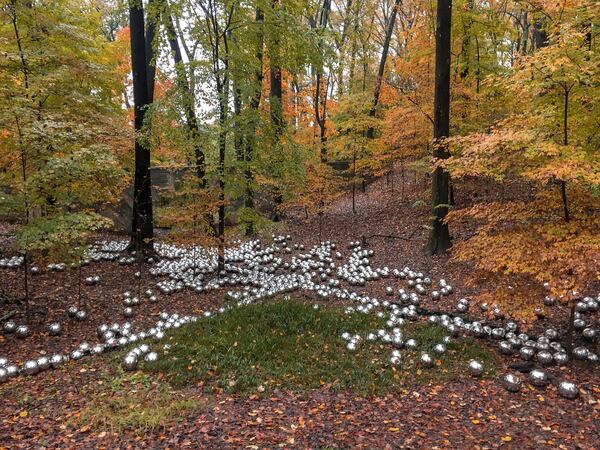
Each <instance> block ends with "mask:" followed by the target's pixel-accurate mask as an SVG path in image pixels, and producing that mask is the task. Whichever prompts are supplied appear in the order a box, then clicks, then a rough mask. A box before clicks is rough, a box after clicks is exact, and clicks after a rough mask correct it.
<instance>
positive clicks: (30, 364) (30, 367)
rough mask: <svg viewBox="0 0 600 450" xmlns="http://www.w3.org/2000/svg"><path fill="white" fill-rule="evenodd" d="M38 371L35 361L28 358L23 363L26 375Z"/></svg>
mask: <svg viewBox="0 0 600 450" xmlns="http://www.w3.org/2000/svg"><path fill="white" fill-rule="evenodd" d="M39 371H40V369H39V368H38V363H37V361H33V360H29V361H26V362H25V364H23V372H25V373H26V374H27V375H35V374H36V373H38V372H39Z"/></svg>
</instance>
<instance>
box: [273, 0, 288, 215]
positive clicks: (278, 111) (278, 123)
mask: <svg viewBox="0 0 600 450" xmlns="http://www.w3.org/2000/svg"><path fill="white" fill-rule="evenodd" d="M278 5H279V0H273V10H276V9H278ZM270 62H271V68H270V79H271V80H270V81H271V85H270V91H269V104H270V115H271V125H272V126H273V131H274V141H275V146H276V147H277V148H280V147H281V136H282V134H283V129H284V126H285V121H284V117H283V87H282V80H281V67H280V65H279V64H280V61H279V40H278V39H277V38H275V39H274V41H273V46H272V48H271V61H270ZM274 203H275V212H274V214H273V221H275V222H278V221H279V220H280V219H281V214H280V212H279V210H278V209H279V207H280V206H281V204H282V203H283V194H282V192H281V189H279V188H276V189H275V195H274Z"/></svg>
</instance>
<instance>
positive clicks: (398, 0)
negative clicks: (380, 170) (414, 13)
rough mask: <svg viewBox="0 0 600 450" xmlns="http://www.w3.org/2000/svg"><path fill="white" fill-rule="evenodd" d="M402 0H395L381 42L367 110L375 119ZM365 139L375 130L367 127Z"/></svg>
mask: <svg viewBox="0 0 600 450" xmlns="http://www.w3.org/2000/svg"><path fill="white" fill-rule="evenodd" d="M401 1H402V0H396V1H395V3H394V7H393V8H392V13H391V14H390V20H389V22H388V24H387V30H386V33H385V40H384V42H383V49H382V50H381V59H380V60H379V70H378V71H377V81H376V83H375V91H374V93H373V104H372V105H371V109H370V110H369V117H375V113H376V112H377V105H378V104H379V96H380V95H381V86H382V84H383V75H384V73H385V63H386V61H387V56H388V53H389V50H390V41H391V40H392V34H393V33H394V26H395V25H396V16H397V14H398V8H399V7H400V3H401ZM367 137H368V138H369V139H373V138H374V137H375V128H374V127H372V126H371V127H369V128H368V129H367Z"/></svg>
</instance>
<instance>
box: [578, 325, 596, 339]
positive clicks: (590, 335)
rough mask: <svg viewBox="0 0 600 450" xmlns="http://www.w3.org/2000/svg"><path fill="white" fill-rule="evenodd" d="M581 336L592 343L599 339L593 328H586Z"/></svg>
mask: <svg viewBox="0 0 600 450" xmlns="http://www.w3.org/2000/svg"><path fill="white" fill-rule="evenodd" d="M581 334H582V335H583V337H584V338H585V339H587V340H588V341H592V342H593V341H595V340H596V338H597V337H598V333H597V332H596V330H595V329H593V328H586V329H584V330H583V331H582V333H581Z"/></svg>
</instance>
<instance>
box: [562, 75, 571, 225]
mask: <svg viewBox="0 0 600 450" xmlns="http://www.w3.org/2000/svg"><path fill="white" fill-rule="evenodd" d="M570 91H571V87H569V86H567V85H566V84H565V85H564V109H563V144H564V145H565V146H566V145H569V92H570ZM560 194H561V198H562V203H563V211H564V215H565V222H568V221H569V220H571V215H570V213H569V203H568V201H567V182H566V181H565V180H561V181H560Z"/></svg>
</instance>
